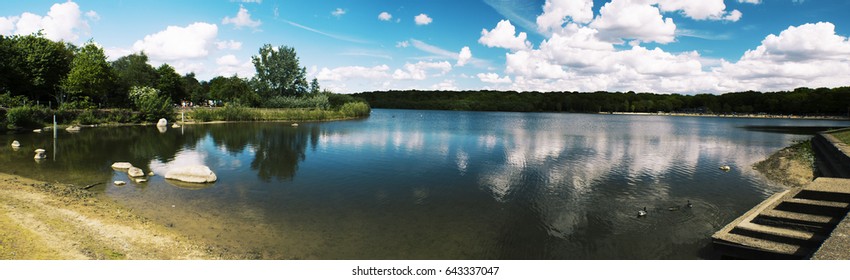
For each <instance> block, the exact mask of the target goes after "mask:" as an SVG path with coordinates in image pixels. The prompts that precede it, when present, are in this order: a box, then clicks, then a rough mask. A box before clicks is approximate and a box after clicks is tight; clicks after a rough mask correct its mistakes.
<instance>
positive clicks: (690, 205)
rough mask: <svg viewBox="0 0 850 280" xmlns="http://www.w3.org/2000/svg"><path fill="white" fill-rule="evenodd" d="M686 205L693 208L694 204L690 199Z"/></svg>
mask: <svg viewBox="0 0 850 280" xmlns="http://www.w3.org/2000/svg"><path fill="white" fill-rule="evenodd" d="M687 206H688V208H694V205H693V204H691V200H688V204H687Z"/></svg>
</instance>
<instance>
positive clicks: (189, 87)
mask: <svg viewBox="0 0 850 280" xmlns="http://www.w3.org/2000/svg"><path fill="white" fill-rule="evenodd" d="M183 91H185V92H186V94H187V95H188V100H189V101H192V102H195V103H200V102H202V101H204V100H207V99H209V98H208V96H207V92H206V90H205V89H204V87H203V85H201V82H199V81H198V79H197V78H195V73H186V75H183Z"/></svg>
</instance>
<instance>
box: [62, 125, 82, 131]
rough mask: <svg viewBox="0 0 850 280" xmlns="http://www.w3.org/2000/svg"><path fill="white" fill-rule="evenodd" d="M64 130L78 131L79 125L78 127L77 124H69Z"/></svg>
mask: <svg viewBox="0 0 850 280" xmlns="http://www.w3.org/2000/svg"><path fill="white" fill-rule="evenodd" d="M65 131H68V132H79V131H80V127H79V126H76V125H74V126H69V127H68V128H66V129H65Z"/></svg>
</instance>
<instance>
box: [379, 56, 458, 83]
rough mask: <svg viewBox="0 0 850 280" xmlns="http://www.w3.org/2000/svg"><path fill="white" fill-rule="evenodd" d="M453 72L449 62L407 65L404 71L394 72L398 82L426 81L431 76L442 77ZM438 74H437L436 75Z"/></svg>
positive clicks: (422, 62) (397, 70) (394, 77)
mask: <svg viewBox="0 0 850 280" xmlns="http://www.w3.org/2000/svg"><path fill="white" fill-rule="evenodd" d="M451 70H452V64H451V63H449V62H448V61H441V62H425V61H420V62H417V63H405V64H404V67H403V68H402V69H396V70H395V72H393V79H396V80H424V79H427V78H428V77H429V73H430V74H431V76H434V77H437V76H442V75H445V74H446V73H448V72H449V71H451ZM434 72H436V73H434Z"/></svg>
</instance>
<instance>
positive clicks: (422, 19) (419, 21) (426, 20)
mask: <svg viewBox="0 0 850 280" xmlns="http://www.w3.org/2000/svg"><path fill="white" fill-rule="evenodd" d="M413 21H414V22H416V25H428V24H431V22H432V21H434V19H432V18H431V17H429V16H428V15H426V14H419V15H418V16H416V17H414V18H413Z"/></svg>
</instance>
